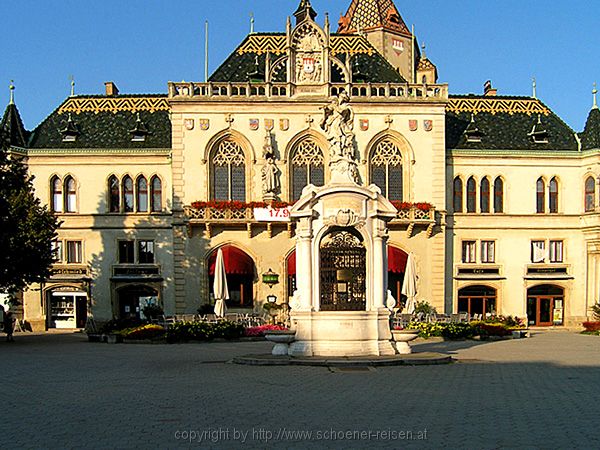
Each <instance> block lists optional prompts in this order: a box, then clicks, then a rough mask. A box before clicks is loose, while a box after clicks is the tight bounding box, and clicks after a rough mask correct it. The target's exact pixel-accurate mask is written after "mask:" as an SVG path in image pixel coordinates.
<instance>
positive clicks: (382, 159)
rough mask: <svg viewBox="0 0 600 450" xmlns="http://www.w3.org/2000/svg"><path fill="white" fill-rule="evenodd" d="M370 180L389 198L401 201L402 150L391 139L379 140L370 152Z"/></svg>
mask: <svg viewBox="0 0 600 450" xmlns="http://www.w3.org/2000/svg"><path fill="white" fill-rule="evenodd" d="M370 165H371V166H370V169H371V182H372V183H374V184H376V185H377V186H378V187H379V188H380V189H381V193H382V194H383V195H384V196H386V197H387V198H388V199H389V200H398V201H402V196H403V192H402V152H401V151H400V148H399V147H398V146H397V145H396V144H395V143H394V142H392V141H391V140H389V139H384V140H382V141H380V142H379V143H378V144H377V146H376V147H375V149H374V150H373V152H372V154H371V161H370Z"/></svg>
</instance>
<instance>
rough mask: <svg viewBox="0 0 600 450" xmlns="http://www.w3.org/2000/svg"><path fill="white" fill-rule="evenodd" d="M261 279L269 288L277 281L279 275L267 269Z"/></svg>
mask: <svg viewBox="0 0 600 450" xmlns="http://www.w3.org/2000/svg"><path fill="white" fill-rule="evenodd" d="M262 281H263V283H265V284H268V285H269V288H272V287H273V285H275V284H277V283H279V275H278V274H276V273H275V272H273V271H272V270H271V269H269V271H268V272H265V273H263V276H262Z"/></svg>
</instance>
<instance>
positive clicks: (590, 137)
mask: <svg viewBox="0 0 600 450" xmlns="http://www.w3.org/2000/svg"><path fill="white" fill-rule="evenodd" d="M597 93H598V89H597V88H596V83H594V90H593V91H592V95H593V96H594V105H593V106H592V110H591V111H590V114H589V115H588V118H587V121H586V123H585V129H584V130H583V133H581V135H580V136H581V149H582V150H591V149H600V109H598V101H597V100H596V94H597Z"/></svg>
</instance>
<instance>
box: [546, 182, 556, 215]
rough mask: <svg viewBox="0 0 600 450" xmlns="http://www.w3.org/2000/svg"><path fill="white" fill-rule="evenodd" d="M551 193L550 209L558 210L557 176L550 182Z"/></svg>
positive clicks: (551, 210) (554, 211)
mask: <svg viewBox="0 0 600 450" xmlns="http://www.w3.org/2000/svg"><path fill="white" fill-rule="evenodd" d="M548 190H549V191H550V192H549V193H550V195H549V204H548V206H549V207H550V208H549V210H550V212H551V213H557V212H558V181H557V180H556V178H552V179H551V180H550V183H549V184H548Z"/></svg>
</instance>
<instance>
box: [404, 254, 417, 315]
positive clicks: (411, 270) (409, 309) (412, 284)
mask: <svg viewBox="0 0 600 450" xmlns="http://www.w3.org/2000/svg"><path fill="white" fill-rule="evenodd" d="M402 295H405V296H406V297H407V300H406V305H405V306H404V310H403V311H402V312H403V313H405V314H412V313H414V312H415V307H416V306H417V305H416V298H417V267H416V265H415V255H414V254H413V253H412V252H411V253H409V254H408V259H407V260H406V271H405V272H404V281H403V283H402Z"/></svg>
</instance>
